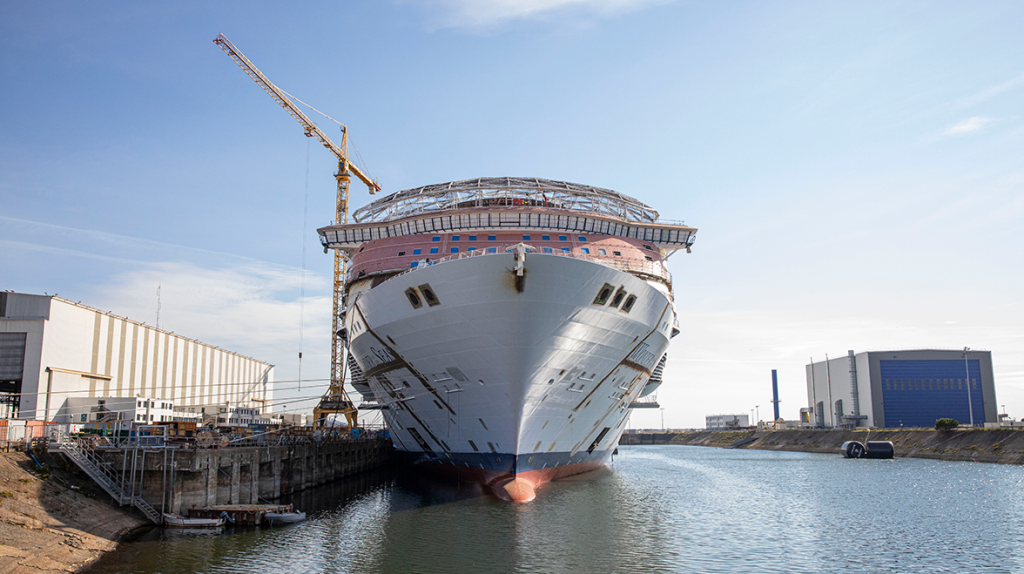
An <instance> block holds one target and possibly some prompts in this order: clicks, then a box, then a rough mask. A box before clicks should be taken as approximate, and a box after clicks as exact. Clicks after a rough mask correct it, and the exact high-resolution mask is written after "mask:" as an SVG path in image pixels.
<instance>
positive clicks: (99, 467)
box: [58, 439, 162, 524]
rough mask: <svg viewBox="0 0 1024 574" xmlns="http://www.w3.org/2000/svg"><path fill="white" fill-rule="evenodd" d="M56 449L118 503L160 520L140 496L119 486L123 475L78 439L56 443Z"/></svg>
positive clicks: (152, 519) (158, 521)
mask: <svg viewBox="0 0 1024 574" xmlns="http://www.w3.org/2000/svg"><path fill="white" fill-rule="evenodd" d="M58 449H59V450H60V452H62V453H64V456H66V457H68V458H69V459H71V460H72V461H74V463H75V464H77V465H78V468H81V469H82V470H83V471H85V474H87V475H89V478H91V479H93V480H94V481H95V482H96V484H98V485H100V486H101V487H102V488H103V490H106V491H107V493H108V494H110V496H112V497H114V500H116V501H117V502H118V504H120V505H122V506H124V505H131V506H134V507H135V508H138V509H139V510H141V511H142V513H143V514H145V515H146V517H147V518H149V519H150V520H151V521H153V523H154V524H160V523H161V522H162V517H161V516H160V513H159V512H157V510H156V509H155V508H153V507H152V506H151V505H150V504H149V503H148V502H146V501H145V500H143V499H142V497H141V496H139V495H137V494H134V492H132V493H127V492H125V491H124V489H123V488H121V485H120V484H118V480H119V479H121V480H123V476H122V477H118V476H116V475H115V474H114V473H113V472H111V471H109V470H107V469H106V466H107V463H105V462H103V461H102V460H101V459H100V458H99V457H98V456H96V455H95V454H94V453H93V452H92V451H91V450H90V449H87V448H83V447H82V445H81V444H80V443H79V442H78V441H76V440H72V439H67V440H64V441H61V442H60V443H58ZM132 491H134V488H132Z"/></svg>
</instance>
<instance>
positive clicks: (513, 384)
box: [346, 252, 674, 500]
mask: <svg viewBox="0 0 1024 574" xmlns="http://www.w3.org/2000/svg"><path fill="white" fill-rule="evenodd" d="M515 266H516V261H515V256H514V255H513V254H512V253H507V252H506V253H497V254H487V255H483V254H481V255H478V256H473V257H466V258H463V259H456V260H453V261H447V262H445V263H442V264H437V265H431V266H426V267H422V268H419V269H416V270H413V271H411V272H407V273H404V274H401V275H398V276H395V277H392V278H390V279H388V280H387V281H385V282H383V283H381V284H379V285H377V286H376V287H373V289H372V290H371V289H369V288H368V286H367V288H365V289H359V288H353V289H352V291H351V292H350V294H349V309H348V313H347V315H346V322H347V332H348V334H349V338H350V341H349V343H350V345H349V349H350V352H351V353H352V356H353V357H354V358H355V360H356V361H357V363H358V364H359V367H360V368H361V369H362V371H363V374H364V376H365V378H366V380H367V381H368V383H369V385H370V388H371V389H372V391H373V394H374V395H375V397H376V399H377V401H378V402H379V403H380V404H381V405H384V406H385V408H384V410H383V413H384V416H385V417H386V420H387V423H388V426H389V428H390V431H391V436H392V438H393V439H394V443H395V446H396V447H397V448H398V449H399V450H400V451H405V452H406V453H408V454H409V456H411V457H413V458H414V459H416V460H417V461H422V462H425V463H436V464H438V465H440V466H443V467H447V468H449V469H452V470H457V471H458V472H459V473H460V475H462V476H464V477H465V476H475V477H476V478H477V479H478V480H480V481H482V482H484V483H486V484H488V485H489V486H491V487H493V488H494V489H495V492H497V494H498V495H499V496H502V497H504V498H507V499H512V500H530V499H532V498H533V496H534V493H533V488H534V487H536V486H537V485H539V484H541V483H543V482H546V481H548V480H552V479H554V478H558V477H560V476H565V475H568V474H574V473H576V472H583V471H586V470H589V469H590V468H594V467H597V466H599V465H601V464H603V463H604V462H605V461H606V460H607V459H608V458H609V457H610V455H611V453H612V452H613V451H614V449H615V448H616V445H617V444H618V441H619V437H620V435H621V434H622V431H623V429H624V428H625V426H626V421H627V419H628V417H629V413H630V410H629V404H630V403H631V402H632V401H633V400H635V399H636V398H637V397H638V396H639V395H640V393H641V391H642V389H643V388H644V386H645V385H646V384H647V382H648V380H649V379H650V376H651V372H652V371H653V370H654V368H655V366H656V364H657V363H658V361H659V359H661V357H662V355H663V354H664V353H665V351H666V349H667V347H668V343H669V337H670V334H671V330H672V328H673V323H674V310H673V308H672V303H671V300H670V297H669V295H668V291H667V288H666V287H664V285H663V284H661V283H658V282H656V281H651V282H648V281H645V280H643V279H641V278H638V277H636V276H634V275H631V274H628V273H624V272H622V271H618V270H616V269H613V268H611V267H608V266H605V265H601V264H599V263H594V262H591V261H586V260H582V259H578V258H572V257H563V256H560V255H556V254H551V255H549V254H539V253H530V254H527V255H526V256H525V269H524V273H523V274H522V276H521V277H520V278H519V283H518V284H517V275H516V272H515V270H514V269H515ZM606 284H607V285H610V286H612V287H614V288H615V289H616V290H619V289H622V290H624V291H625V292H627V293H629V294H631V295H635V296H636V301H635V303H634V304H633V305H632V306H631V307H630V308H629V310H628V312H627V311H624V310H622V308H623V307H624V305H622V304H620V305H619V306H618V308H613V307H612V306H611V304H610V303H606V304H596V303H595V297H596V296H597V295H598V293H599V292H600V291H601V289H602V288H603V287H604V286H605V285H606ZM427 286H429V287H427ZM425 288H426V289H428V290H429V291H431V292H432V293H433V295H434V297H436V301H434V304H429V303H428V302H427V301H423V302H422V304H421V306H420V307H419V308H415V307H414V306H413V303H412V302H411V301H410V300H409V296H408V294H407V290H410V289H414V290H415V291H414V293H416V294H421V292H422V291H423V290H424V289H425Z"/></svg>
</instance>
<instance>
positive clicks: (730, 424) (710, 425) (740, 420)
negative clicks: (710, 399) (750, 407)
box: [704, 414, 750, 430]
mask: <svg viewBox="0 0 1024 574" xmlns="http://www.w3.org/2000/svg"><path fill="white" fill-rule="evenodd" d="M749 426H750V415H747V414H742V415H706V416H705V417H704V427H705V428H706V429H707V430H729V429H735V428H743V427H749Z"/></svg>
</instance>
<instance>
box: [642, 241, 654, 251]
mask: <svg viewBox="0 0 1024 574" xmlns="http://www.w3.org/2000/svg"><path fill="white" fill-rule="evenodd" d="M644 249H646V250H648V251H654V248H653V247H651V246H650V245H647V244H646V243H645V244H644Z"/></svg>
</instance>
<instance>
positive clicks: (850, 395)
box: [806, 349, 999, 428]
mask: <svg viewBox="0 0 1024 574" xmlns="http://www.w3.org/2000/svg"><path fill="white" fill-rule="evenodd" d="M965 359H966V361H965ZM806 371H807V405H808V407H809V408H807V409H806V410H807V412H808V413H814V414H813V418H812V420H808V421H806V424H807V426H812V427H816V428H857V427H875V428H900V427H901V426H902V427H906V428H910V427H925V428H931V427H934V426H935V421H936V420H937V419H941V418H952V419H956V420H957V421H958V422H959V423H960V424H961V425H965V426H966V425H969V424H971V422H972V421H971V415H972V414H973V415H974V417H973V418H974V420H973V423H974V425H975V426H983V425H985V424H986V423H996V422H998V421H999V415H998V413H997V412H996V391H995V378H994V374H993V368H992V353H991V352H990V351H981V350H971V349H968V350H966V351H965V350H964V349H911V350H899V351H867V352H860V353H855V352H854V351H848V352H847V356H845V357H836V358H827V360H824V361H812V362H811V363H810V364H809V365H807V367H806ZM968 371H969V373H968ZM968 380H969V381H970V383H968ZM968 384H969V385H970V391H969V392H970V395H969V396H970V400H969V401H968ZM968 402H969V403H970V405H971V408H968Z"/></svg>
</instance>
